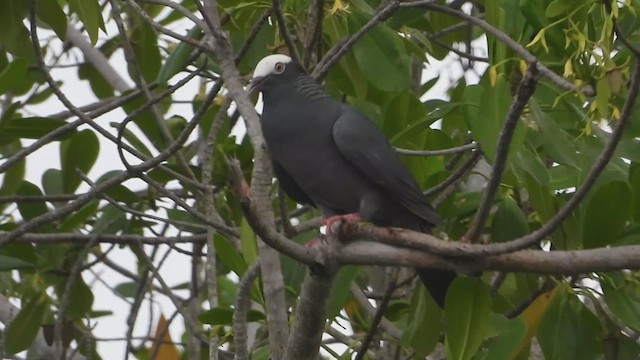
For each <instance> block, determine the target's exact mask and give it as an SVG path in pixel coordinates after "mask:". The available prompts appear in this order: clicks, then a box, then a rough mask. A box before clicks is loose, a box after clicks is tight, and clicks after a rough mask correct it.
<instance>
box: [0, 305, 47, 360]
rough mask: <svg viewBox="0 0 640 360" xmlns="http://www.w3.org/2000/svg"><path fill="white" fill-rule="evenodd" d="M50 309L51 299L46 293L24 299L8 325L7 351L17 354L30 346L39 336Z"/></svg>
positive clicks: (6, 335) (6, 336)
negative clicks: (20, 307)
mask: <svg viewBox="0 0 640 360" xmlns="http://www.w3.org/2000/svg"><path fill="white" fill-rule="evenodd" d="M48 309H49V299H48V297H47V295H46V294H45V293H39V294H38V295H36V296H33V297H32V298H31V299H30V300H27V301H24V302H23V306H22V309H20V312H19V313H18V315H16V317H15V318H14V319H13V321H12V322H11V323H10V324H9V326H8V327H7V330H6V333H5V339H4V340H5V343H4V344H5V345H4V346H5V351H6V352H7V353H9V354H15V353H18V352H20V351H24V350H26V349H28V348H29V346H30V345H31V344H32V343H33V341H34V340H35V339H36V336H38V331H40V326H41V325H42V321H43V320H44V316H45V314H46V312H47V310H48Z"/></svg>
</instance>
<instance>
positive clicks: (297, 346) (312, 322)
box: [283, 267, 335, 360]
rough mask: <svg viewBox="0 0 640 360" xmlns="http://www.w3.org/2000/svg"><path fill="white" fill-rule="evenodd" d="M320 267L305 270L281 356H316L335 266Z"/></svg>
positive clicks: (286, 359)
mask: <svg viewBox="0 0 640 360" xmlns="http://www.w3.org/2000/svg"><path fill="white" fill-rule="evenodd" d="M324 270H325V271H321V272H318V273H316V274H314V273H312V272H307V275H306V277H305V279H304V282H303V283H302V289H301V290H300V301H299V302H298V308H297V310H296V316H295V322H294V324H293V328H292V329H291V333H290V335H289V342H288V343H287V349H286V352H285V354H284V357H283V359H284V360H298V359H315V358H316V357H317V356H318V350H319V348H320V343H321V341H322V333H323V332H324V327H325V323H326V321H327V303H328V302H329V298H330V294H331V289H332V287H333V280H334V277H335V269H331V268H329V267H325V268H324Z"/></svg>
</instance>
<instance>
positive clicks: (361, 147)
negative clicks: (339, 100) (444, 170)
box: [333, 106, 442, 225]
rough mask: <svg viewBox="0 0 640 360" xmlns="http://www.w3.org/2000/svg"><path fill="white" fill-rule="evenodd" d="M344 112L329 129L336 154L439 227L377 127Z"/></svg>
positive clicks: (431, 209) (429, 205)
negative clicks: (331, 130) (338, 152)
mask: <svg viewBox="0 0 640 360" xmlns="http://www.w3.org/2000/svg"><path fill="white" fill-rule="evenodd" d="M344 109H345V111H344V112H343V113H342V115H341V116H340V117H339V118H338V120H336V122H335V124H334V125H333V139H334V141H335V143H336V146H337V147H338V150H339V151H340V153H342V155H343V156H344V157H345V158H346V159H347V160H348V161H349V162H350V163H351V164H353V165H354V166H355V167H356V168H357V169H358V170H359V171H360V172H361V173H362V174H364V175H365V177H366V178H367V179H369V180H371V181H373V182H374V183H376V184H378V185H380V186H381V187H383V188H384V189H385V190H386V191H388V192H389V194H390V195H391V196H392V197H393V198H394V199H396V200H397V201H398V202H399V203H400V204H402V206H404V207H405V208H407V209H408V210H410V211H411V212H413V213H414V214H416V215H417V216H419V217H420V218H422V219H424V220H426V221H428V222H430V223H431V224H434V225H440V224H442V220H440V217H439V216H438V214H437V213H436V211H435V210H434V209H433V207H432V206H431V204H429V202H428V201H427V199H426V198H425V196H424V195H423V194H422V191H421V190H420V188H419V187H418V184H417V183H416V182H415V180H414V178H413V175H411V173H410V172H409V169H407V167H406V166H405V165H404V163H403V162H402V161H401V160H400V158H398V156H397V155H396V153H395V151H394V150H393V148H392V147H391V145H390V144H389V141H388V140H387V138H386V137H385V136H384V135H383V134H382V132H381V131H380V130H379V129H378V127H377V126H376V125H375V124H374V123H373V122H372V121H370V120H369V119H368V118H366V117H365V116H364V115H362V114H360V113H359V112H357V111H355V110H353V109H351V108H348V107H347V106H345V107H344Z"/></svg>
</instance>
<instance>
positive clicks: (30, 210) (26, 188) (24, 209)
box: [17, 180, 49, 220]
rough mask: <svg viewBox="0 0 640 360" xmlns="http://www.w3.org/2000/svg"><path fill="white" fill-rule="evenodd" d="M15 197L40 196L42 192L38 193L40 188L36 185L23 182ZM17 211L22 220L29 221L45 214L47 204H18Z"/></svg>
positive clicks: (40, 202)
mask: <svg viewBox="0 0 640 360" xmlns="http://www.w3.org/2000/svg"><path fill="white" fill-rule="evenodd" d="M17 195H24V196H42V191H40V188H39V187H38V186H37V185H35V184H32V183H30V182H28V181H26V180H24V181H22V183H21V184H20V186H19V187H18V189H17ZM18 210H19V211H20V215H22V218H23V219H25V220H31V219H33V218H35V217H38V216H40V215H42V214H46V213H47V212H48V211H49V209H47V204H46V203H45V202H44V201H38V202H19V203H18Z"/></svg>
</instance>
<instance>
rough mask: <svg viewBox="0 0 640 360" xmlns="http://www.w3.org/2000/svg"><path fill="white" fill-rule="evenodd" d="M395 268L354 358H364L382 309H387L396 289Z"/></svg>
mask: <svg viewBox="0 0 640 360" xmlns="http://www.w3.org/2000/svg"><path fill="white" fill-rule="evenodd" d="M397 270H398V269H397V268H396V269H395V271H394V274H395V275H394V276H392V280H391V282H389V284H388V285H387V290H386V291H385V293H384V297H383V298H382V300H381V301H380V302H379V303H378V307H377V309H376V313H375V315H374V316H373V319H371V324H370V325H369V330H367V335H365V337H364V340H362V345H361V346H360V349H359V350H358V354H357V355H356V358H355V360H362V359H364V356H365V354H366V353H367V349H368V348H369V345H371V341H373V336H374V335H375V333H376V330H377V329H378V325H379V324H380V321H381V320H382V318H383V316H384V311H385V310H386V309H387V306H388V305H389V301H390V300H391V295H392V294H393V291H394V290H395V289H396V280H397V276H398V271H397Z"/></svg>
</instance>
